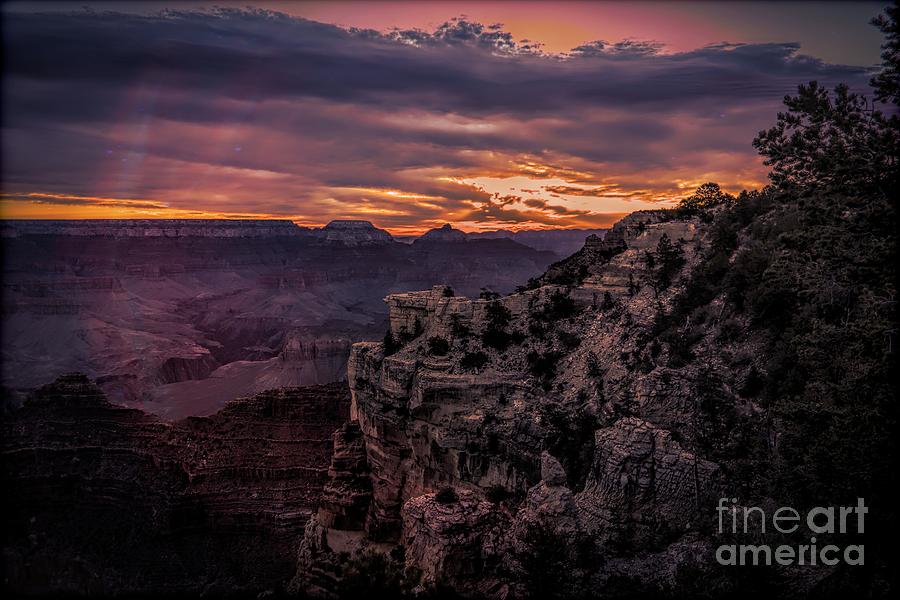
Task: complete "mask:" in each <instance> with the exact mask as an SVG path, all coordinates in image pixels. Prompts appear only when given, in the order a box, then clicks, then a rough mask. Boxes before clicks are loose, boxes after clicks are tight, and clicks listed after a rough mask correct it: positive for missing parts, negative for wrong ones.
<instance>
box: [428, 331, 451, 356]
mask: <svg viewBox="0 0 900 600" xmlns="http://www.w3.org/2000/svg"><path fill="white" fill-rule="evenodd" d="M448 352H450V342H448V341H447V340H445V339H444V338H442V337H438V336H434V337H430V338H428V354H430V355H432V356H446V355H447V353H448Z"/></svg>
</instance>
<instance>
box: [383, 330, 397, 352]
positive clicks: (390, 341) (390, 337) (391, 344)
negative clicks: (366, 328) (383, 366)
mask: <svg viewBox="0 0 900 600" xmlns="http://www.w3.org/2000/svg"><path fill="white" fill-rule="evenodd" d="M383 344H384V355H385V356H390V355H391V354H394V353H395V352H397V350H399V349H400V348H401V344H400V342H398V341H397V340H396V339H395V338H394V334H393V333H391V330H390V329H388V330H387V333H385V334H384V341H383Z"/></svg>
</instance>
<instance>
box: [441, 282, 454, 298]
mask: <svg viewBox="0 0 900 600" xmlns="http://www.w3.org/2000/svg"><path fill="white" fill-rule="evenodd" d="M455 295H456V292H454V291H453V288H452V287H450V286H449V285H445V286H444V297H445V298H452V297H453V296H455Z"/></svg>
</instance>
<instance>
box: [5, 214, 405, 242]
mask: <svg viewBox="0 0 900 600" xmlns="http://www.w3.org/2000/svg"><path fill="white" fill-rule="evenodd" d="M2 235H3V237H20V236H25V235H72V236H88V237H95V236H96V237H128V238H131V237H279V236H296V237H308V238H311V239H324V240H336V241H344V242H346V241H350V240H356V241H357V242H369V243H390V242H392V241H393V238H392V237H391V234H390V233H388V232H387V231H385V230H383V229H378V228H376V227H375V226H374V225H372V224H371V223H370V222H368V221H351V220H347V221H341V220H337V221H331V222H330V223H329V224H328V225H326V226H325V227H322V228H316V227H299V226H297V225H296V224H295V223H293V222H292V221H289V220H287V219H272V220H268V219H266V220H263V219H234V220H232V219H85V220H46V221H45V220H34V221H4V222H3V224H2Z"/></svg>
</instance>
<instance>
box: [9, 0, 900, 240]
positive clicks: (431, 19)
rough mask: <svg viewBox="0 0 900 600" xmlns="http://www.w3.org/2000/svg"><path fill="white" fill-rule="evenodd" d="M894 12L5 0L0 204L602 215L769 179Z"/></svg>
mask: <svg viewBox="0 0 900 600" xmlns="http://www.w3.org/2000/svg"><path fill="white" fill-rule="evenodd" d="M214 4H215V5H217V6H225V7H226V8H224V9H215V8H213V5H214ZM248 4H252V5H253V6H254V7H255V8H253V9H246V6H247V5H248ZM884 6H885V4H884V3H866V2H855V3H838V2H832V3H812V2H808V3H774V2H773V3H741V2H728V3H719V4H715V3H712V2H690V3H676V2H664V3H653V2H646V3H641V2H638V3H627V4H625V3H621V4H620V3H587V2H578V3H555V4H552V5H551V4H542V3H537V2H481V3H466V2H452V3H451V2H424V3H412V2H383V3H379V2H345V3H341V2H298V3H290V2H256V3H253V2H250V0H244V1H242V2H240V3H236V4H229V3H227V2H216V3H203V2H84V1H82V2H75V3H62V2H42V3H33V4H29V3H11V4H6V5H4V7H3V55H4V58H3V61H4V62H3V121H2V129H3V131H2V198H0V216H2V217H3V218H126V217H134V218H150V217H204V218H209V217H248V218H256V217H260V218H270V217H274V218H288V219H292V220H294V221H296V222H298V223H300V224H303V225H321V224H324V223H327V222H328V221H329V220H331V219H335V218H353V219H367V220H370V221H372V222H373V223H375V224H376V225H378V226H380V227H384V228H386V229H389V230H391V231H392V232H394V233H398V234H403V233H416V232H420V231H423V230H425V229H429V228H431V227H434V226H439V225H441V224H443V223H445V222H453V223H455V224H457V225H458V226H459V227H462V228H463V229H469V230H477V229H497V228H501V227H502V228H511V229H521V228H526V229H528V228H546V227H603V226H607V225H609V224H610V223H611V222H613V221H615V220H616V219H617V218H619V217H620V216H621V215H622V214H624V213H628V212H632V211H634V210H640V209H645V208H654V207H660V206H668V205H670V204H671V202H672V201H673V200H675V199H677V198H678V197H679V196H681V195H683V194H685V193H686V192H688V191H690V190H692V189H693V188H694V187H696V186H697V185H698V184H700V183H702V182H705V181H717V182H719V183H720V184H721V185H722V186H723V187H724V188H726V189H728V190H731V191H739V190H740V189H743V188H752V187H758V186H760V185H763V184H764V183H765V172H766V171H765V168H764V167H763V166H762V163H761V161H760V159H759V158H758V157H757V156H756V154H755V152H754V150H753V148H752V147H751V145H750V142H751V140H752V139H753V137H754V135H755V134H756V133H757V132H758V131H759V130H760V129H763V128H765V127H768V126H770V125H771V124H772V123H773V122H774V118H775V114H776V112H777V111H778V110H779V107H780V103H781V99H782V97H783V96H784V95H785V94H786V93H790V92H792V91H793V90H794V89H795V88H796V85H797V84H798V83H801V82H805V81H809V80H813V79H815V80H818V81H820V82H822V83H825V84H826V85H833V84H835V83H838V82H846V83H847V84H849V85H850V86H851V87H852V88H854V89H857V90H859V91H863V92H866V91H868V86H867V81H868V79H869V77H870V76H871V69H872V68H873V67H874V66H875V65H877V63H878V62H879V58H878V55H879V44H880V42H881V37H880V34H879V32H878V31H877V30H876V29H875V28H874V27H871V26H870V25H868V22H869V20H870V19H871V18H872V17H873V16H875V15H876V14H878V13H879V12H880V11H881V10H882V9H883V8H884ZM82 7H86V8H82ZM272 11H278V12H272Z"/></svg>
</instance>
